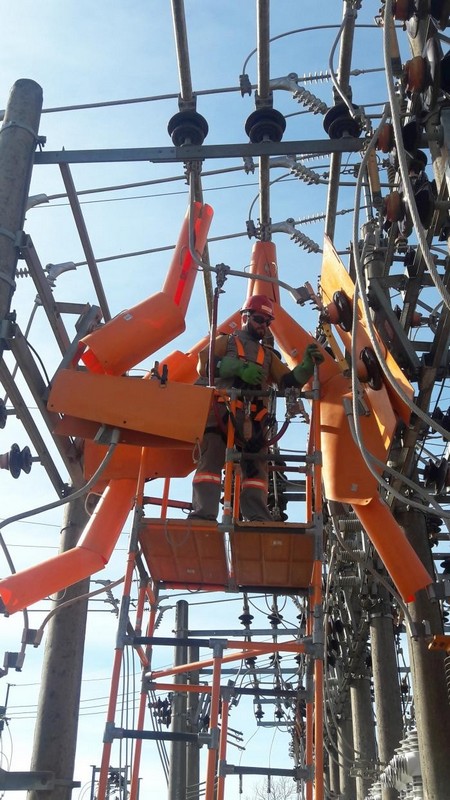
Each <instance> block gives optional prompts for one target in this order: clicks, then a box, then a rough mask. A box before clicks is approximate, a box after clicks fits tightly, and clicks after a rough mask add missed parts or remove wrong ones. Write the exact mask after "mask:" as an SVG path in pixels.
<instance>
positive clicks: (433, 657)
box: [396, 509, 450, 800]
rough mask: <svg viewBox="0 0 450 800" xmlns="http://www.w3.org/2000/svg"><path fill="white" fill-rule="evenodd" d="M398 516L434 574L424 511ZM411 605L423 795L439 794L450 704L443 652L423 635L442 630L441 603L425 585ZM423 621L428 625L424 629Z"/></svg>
mask: <svg viewBox="0 0 450 800" xmlns="http://www.w3.org/2000/svg"><path fill="white" fill-rule="evenodd" d="M396 517H397V519H398V521H399V523H400V525H401V526H402V527H403V528H404V529H405V531H406V533H407V535H408V538H409V540H410V542H411V544H412V545H413V547H414V549H415V550H416V552H417V553H418V555H419V556H420V558H421V559H422V561H423V563H424V564H425V566H426V568H427V569H428V570H429V572H430V575H433V572H434V567H433V563H432V556H431V550H430V545H429V541H428V534H427V527H426V521H425V516H424V514H422V513H421V512H420V511H416V510H415V509H407V510H406V509H405V510H404V511H403V510H402V511H397V512H396ZM409 609H410V613H411V616H412V618H413V620H414V622H415V623H416V624H417V627H418V634H419V637H418V639H417V640H416V641H414V640H413V639H411V638H409V640H408V644H409V653H410V661H411V677H412V682H413V696H414V708H415V714H416V721H417V733H418V739H419V753H420V764H421V769H422V780H423V788H424V797H426V798H427V800H443V797H444V796H445V794H446V792H447V787H448V786H450V758H449V750H448V742H449V737H450V705H449V702H448V687H447V685H446V681H445V663H444V661H445V654H444V653H442V652H438V651H430V650H428V641H427V636H428V635H429V634H430V633H431V634H442V630H443V627H442V618H441V613H440V608H439V605H438V604H437V603H432V602H431V601H430V600H429V599H428V596H427V594H426V592H425V591H422V592H419V594H418V596H417V600H416V601H415V602H414V603H410V606H409ZM424 622H425V624H427V623H428V625H429V630H428V631H427V630H426V628H425V626H424Z"/></svg>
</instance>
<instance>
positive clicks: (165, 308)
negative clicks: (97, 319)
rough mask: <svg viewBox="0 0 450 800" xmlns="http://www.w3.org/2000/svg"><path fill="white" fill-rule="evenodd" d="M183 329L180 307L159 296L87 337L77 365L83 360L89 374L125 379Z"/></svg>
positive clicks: (146, 301)
mask: <svg viewBox="0 0 450 800" xmlns="http://www.w3.org/2000/svg"><path fill="white" fill-rule="evenodd" d="M184 329H185V321H184V316H183V314H182V312H181V309H180V307H179V306H177V305H176V304H175V303H174V301H173V299H172V298H171V297H169V296H168V295H166V294H164V293H163V292H158V293H157V294H154V295H152V296H151V297H148V298H147V299H146V300H143V301H142V303H138V305H136V306H133V308H130V309H126V310H125V311H121V313H120V314H118V315H117V317H114V319H112V320H110V322H108V323H107V324H106V325H103V326H102V327H101V328H97V329H96V330H95V331H93V333H89V334H88V335H87V336H84V337H83V339H81V340H80V347H79V350H78V352H77V354H76V356H75V359H74V362H76V361H78V359H79V358H81V360H82V361H83V363H84V364H85V365H86V367H87V368H88V370H90V372H97V373H102V374H104V373H106V374H107V375H123V373H124V372H126V371H127V370H129V369H131V367H134V366H135V364H139V363H140V362H141V361H143V360H144V359H145V358H147V357H148V356H149V355H151V354H152V353H154V352H155V351H156V350H158V349H159V348H160V347H164V345H165V344H167V342H171V341H172V339H174V338H175V337H176V336H178V335H179V334H180V333H183V331H184ZM82 348H85V350H84V352H82Z"/></svg>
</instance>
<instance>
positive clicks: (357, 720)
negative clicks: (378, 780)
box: [350, 664, 376, 800]
mask: <svg viewBox="0 0 450 800" xmlns="http://www.w3.org/2000/svg"><path fill="white" fill-rule="evenodd" d="M350 697H351V701H352V720H353V742H354V746H355V756H356V763H357V764H359V766H360V769H359V770H358V774H357V776H356V800H365V798H366V796H367V792H368V791H369V789H370V787H371V785H372V783H373V773H374V770H373V768H374V766H375V762H376V746H375V727H374V719H373V708H372V697H371V693H370V677H369V672H368V670H367V669H366V668H365V667H364V665H362V664H361V666H360V670H359V674H358V675H357V676H355V678H353V679H352V682H351V684H350Z"/></svg>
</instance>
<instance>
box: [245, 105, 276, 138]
mask: <svg viewBox="0 0 450 800" xmlns="http://www.w3.org/2000/svg"><path fill="white" fill-rule="evenodd" d="M285 130H286V120H285V118H284V117H283V114H281V113H280V112H279V111H277V110H276V109H275V108H257V109H256V111H253V112H252V114H250V116H249V117H248V119H247V121H246V123H245V132H246V134H247V136H248V138H249V139H250V141H251V143H252V144H259V143H260V142H263V141H264V140H265V139H266V140H268V141H270V142H281V140H282V138H283V133H284V132H285Z"/></svg>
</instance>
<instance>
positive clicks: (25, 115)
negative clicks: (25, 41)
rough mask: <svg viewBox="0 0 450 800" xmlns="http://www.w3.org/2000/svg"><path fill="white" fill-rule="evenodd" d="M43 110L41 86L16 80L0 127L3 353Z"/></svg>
mask: <svg viewBox="0 0 450 800" xmlns="http://www.w3.org/2000/svg"><path fill="white" fill-rule="evenodd" d="M41 110H42V89H41V87H40V86H39V85H38V84H37V83H35V82H34V81H31V80H28V79H21V80H18V81H16V82H15V84H14V86H13V87H12V89H11V93H10V96H9V100H8V104H7V106H6V111H5V117H4V121H3V125H2V127H1V128H0V355H1V353H2V352H3V349H4V345H3V343H2V339H3V336H5V335H7V328H8V324H7V321H8V315H9V313H10V310H11V300H12V296H13V294H14V291H15V288H16V285H15V280H14V278H15V274H16V266H17V259H18V252H19V251H18V246H17V244H18V243H17V233H18V232H19V231H21V230H22V229H23V223H24V219H25V212H26V205H27V199H28V190H29V186H30V180H31V171H32V167H33V157H34V151H35V149H36V141H37V135H38V130H39V121H40V116H41ZM5 326H6V328H5Z"/></svg>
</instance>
